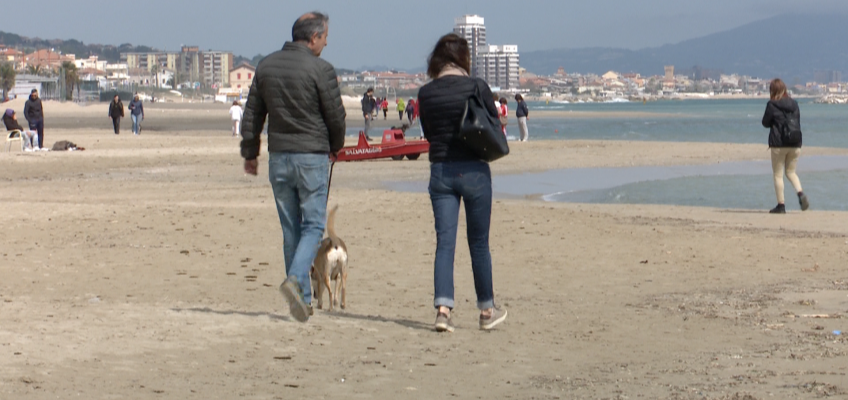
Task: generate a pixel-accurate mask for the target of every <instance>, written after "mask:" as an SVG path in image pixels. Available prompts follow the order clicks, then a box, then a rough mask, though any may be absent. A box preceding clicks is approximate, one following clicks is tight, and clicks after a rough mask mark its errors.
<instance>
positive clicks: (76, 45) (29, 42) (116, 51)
mask: <svg viewBox="0 0 848 400" xmlns="http://www.w3.org/2000/svg"><path fill="white" fill-rule="evenodd" d="M0 45H5V46H7V47H12V48H18V49H20V50H22V51H24V52H32V51H35V50H38V49H53V50H54V51H58V52H62V54H73V55H75V56H76V57H77V58H88V57H89V56H92V55H94V56H97V57H98V58H100V59H101V60H105V61H108V62H113V63H114V62H118V60H120V58H121V53H125V52H134V51H138V52H145V51H157V50H156V49H154V48H152V47H148V46H133V45H131V44H129V43H125V44H122V45H119V46H114V45H108V44H107V45H104V44H85V43H83V42H80V41H79V40H75V39H70V40H61V39H50V40H47V39H40V38H28V37H26V36H20V35H16V34H14V33H7V32H2V31H0Z"/></svg>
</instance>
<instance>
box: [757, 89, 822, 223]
mask: <svg viewBox="0 0 848 400" xmlns="http://www.w3.org/2000/svg"><path fill="white" fill-rule="evenodd" d="M769 92H770V94H771V99H770V100H769V102H768V104H766V112H765V114H763V126H764V127H766V128H769V139H768V145H769V150H771V167H772V172H774V192H775V194H776V195H777V206H775V207H774V208H773V209H771V210H770V211H769V212H770V213H772V214H786V205H785V203H784V198H783V174H784V172H785V173H786V177H787V178H789V182H790V183H792V186H793V187H794V188H795V191H797V192H798V202H799V203H801V210H802V211H806V210H807V208H809V207H810V202H809V200H808V199H807V195H805V194H804V191H803V189H802V188H801V180H799V179H798V174H796V173H795V168H796V166H797V165H798V157H799V156H800V155H801V109H799V108H798V102H797V101H795V100H793V99H792V98H791V97H789V94H788V93H787V92H786V84H784V83H783V81H782V80H780V79H775V80H772V81H771V84H770V85H769ZM787 122H791V123H788V124H787ZM793 126H794V127H793ZM788 130H796V132H794V133H793V135H790V136H787V133H788V132H787V131H788Z"/></svg>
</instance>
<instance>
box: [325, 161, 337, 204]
mask: <svg viewBox="0 0 848 400" xmlns="http://www.w3.org/2000/svg"><path fill="white" fill-rule="evenodd" d="M335 166H336V161H335V160H334V161H330V176H329V177H328V178H327V201H326V202H325V203H324V208H326V207H327V206H328V205H329V204H330V184H332V183H333V167H335Z"/></svg>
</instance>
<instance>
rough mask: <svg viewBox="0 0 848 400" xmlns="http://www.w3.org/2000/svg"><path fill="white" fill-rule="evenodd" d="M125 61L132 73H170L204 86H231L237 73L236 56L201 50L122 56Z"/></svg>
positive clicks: (182, 49)
mask: <svg viewBox="0 0 848 400" xmlns="http://www.w3.org/2000/svg"><path fill="white" fill-rule="evenodd" d="M121 61H122V62H123V63H126V64H127V68H128V69H129V70H131V71H132V70H136V69H143V70H147V71H151V72H152V71H153V67H154V66H155V65H158V66H159V71H164V70H166V69H167V70H170V71H174V73H175V74H177V75H178V77H179V79H180V80H182V81H188V82H202V83H203V84H204V85H206V86H210V87H212V86H215V87H221V86H228V85H229V81H230V71H231V70H232V69H233V53H230V52H225V51H214V50H209V51H201V50H200V48H199V47H198V46H182V47H181V48H180V51H179V52H164V51H159V52H146V53H121Z"/></svg>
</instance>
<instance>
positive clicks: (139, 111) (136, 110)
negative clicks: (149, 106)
mask: <svg viewBox="0 0 848 400" xmlns="http://www.w3.org/2000/svg"><path fill="white" fill-rule="evenodd" d="M127 108H128V109H129V110H130V117H131V118H132V122H133V128H132V129H133V135H138V134H139V133H141V121H144V104H142V103H141V100H139V98H138V94H136V95H135V96H134V97H133V99H132V101H131V102H130V105H129V107H127Z"/></svg>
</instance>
